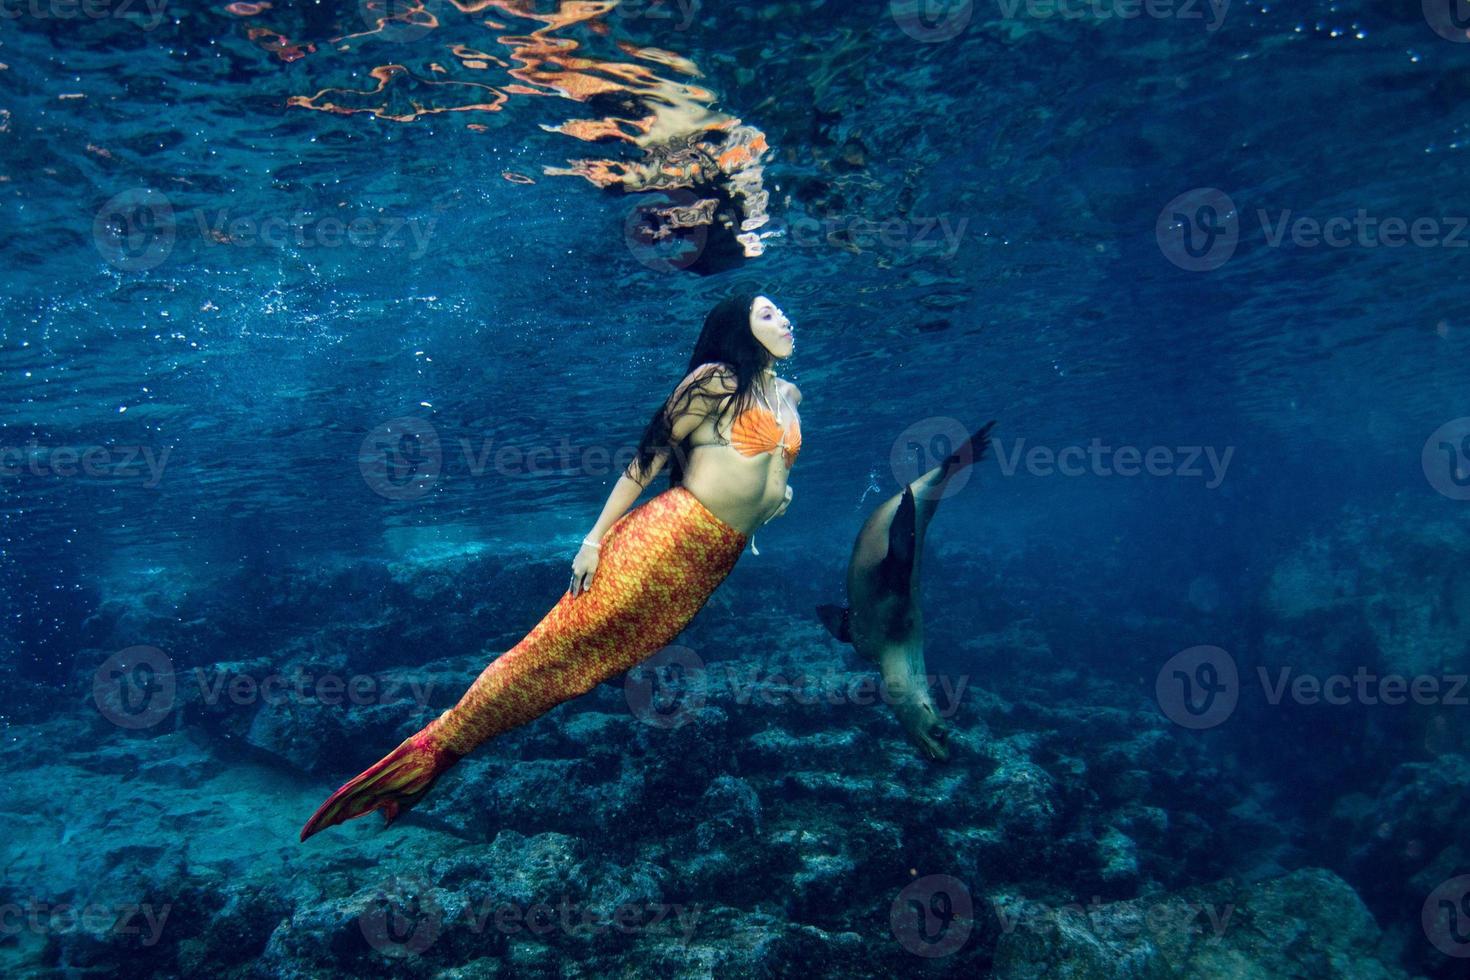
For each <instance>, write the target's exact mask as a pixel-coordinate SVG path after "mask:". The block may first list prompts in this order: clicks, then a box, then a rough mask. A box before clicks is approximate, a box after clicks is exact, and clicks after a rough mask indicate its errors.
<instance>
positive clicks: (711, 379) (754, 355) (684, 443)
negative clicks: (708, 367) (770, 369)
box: [630, 288, 775, 487]
mask: <svg viewBox="0 0 1470 980" xmlns="http://www.w3.org/2000/svg"><path fill="white" fill-rule="evenodd" d="M764 295H766V294H765V293H763V292H761V291H760V290H758V289H750V288H742V289H740V290H739V291H737V292H736V293H734V294H733V295H731V296H727V297H726V298H725V299H723V300H721V301H720V302H719V303H717V304H716V305H715V308H714V309H712V310H710V311H709V315H708V316H706V317H705V318H704V329H703V330H701V331H700V333H699V339H698V340H697V341H695V342H694V353H693V354H692V355H690V357H689V366H688V368H686V369H685V374H686V375H688V374H690V373H692V372H693V371H694V369H695V368H697V367H699V366H700V365H701V364H720V365H723V366H724V367H725V369H726V370H725V371H724V372H720V371H706V372H704V373H703V374H702V375H700V376H699V377H698V378H696V379H695V380H694V381H693V382H692V383H690V384H689V385H688V387H686V388H685V389H684V391H683V392H680V391H679V386H678V385H677V384H676V385H675V386H674V390H673V391H672V392H671V393H670V394H669V396H668V398H666V399H664V403H663V405H662V406H660V407H659V409H658V410H657V411H655V412H654V413H653V418H652V419H650V420H649V422H648V425H647V426H646V427H645V428H644V430H643V436H642V438H640V439H639V440H638V451H637V454H636V455H635V456H634V458H633V462H632V463H631V464H630V466H631V468H632V469H633V470H634V471H635V472H637V473H639V474H640V475H641V474H643V473H647V472H648V470H649V467H650V466H651V465H652V464H653V460H654V458H655V457H657V456H660V455H663V454H665V453H668V454H670V455H669V460H668V470H669V486H670V487H676V486H678V485H680V484H681V483H683V482H684V463H685V461H686V460H687V459H688V458H689V453H690V452H691V451H692V449H693V446H692V445H691V444H690V442H689V437H688V436H686V437H684V438H683V439H681V440H679V443H678V445H674V444H673V443H672V442H671V441H670V440H671V439H672V437H673V426H674V419H676V418H678V417H679V415H681V414H682V413H683V412H684V410H685V409H686V408H687V407H688V406H689V403H690V402H692V401H693V400H694V399H695V398H696V397H699V396H701V395H705V396H711V397H719V398H723V399H724V401H723V402H722V403H721V404H720V409H719V411H718V413H717V414H716V417H715V427H716V428H718V427H719V426H720V423H721V422H722V421H723V420H724V417H725V415H726V414H727V413H728V412H729V411H730V409H731V408H732V407H733V406H739V408H740V410H741V411H744V409H745V408H746V407H747V406H748V404H749V403H750V402H751V400H752V398H753V394H754V393H753V391H752V389H753V388H754V386H755V381H756V378H758V377H759V376H760V374H761V372H762V371H763V370H764V369H765V368H766V366H767V365H769V364H770V363H771V362H772V361H773V360H774V359H775V358H774V357H773V356H772V354H771V352H770V351H768V350H767V349H766V347H765V345H764V344H762V343H761V342H760V341H759V340H757V339H756V337H755V334H754V333H752V332H751V329H750V311H751V308H752V307H754V306H755V301H756V299H757V298H758V297H761V296H764ZM722 375H723V376H722ZM731 375H733V379H732V378H731V377H730V376H731ZM731 380H733V381H734V383H735V385H734V389H733V390H731V388H730V381H731ZM679 383H680V384H682V383H683V379H682V378H681V379H680V382H679ZM675 396H678V397H677V400H676V397H675Z"/></svg>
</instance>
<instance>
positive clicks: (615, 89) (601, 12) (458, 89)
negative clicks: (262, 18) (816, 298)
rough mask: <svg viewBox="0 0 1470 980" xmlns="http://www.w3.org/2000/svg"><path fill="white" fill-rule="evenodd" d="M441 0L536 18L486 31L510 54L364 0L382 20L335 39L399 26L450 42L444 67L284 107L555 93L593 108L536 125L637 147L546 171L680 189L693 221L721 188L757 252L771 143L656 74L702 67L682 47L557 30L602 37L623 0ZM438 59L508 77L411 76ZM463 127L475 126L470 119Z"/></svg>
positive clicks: (462, 107) (422, 38)
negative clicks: (603, 52)
mask: <svg viewBox="0 0 1470 980" xmlns="http://www.w3.org/2000/svg"><path fill="white" fill-rule="evenodd" d="M450 2H451V3H452V4H453V6H454V7H455V8H456V9H457V10H458V11H460V12H461V13H463V14H465V15H466V16H467V18H475V19H476V21H475V22H474V24H473V26H474V28H475V29H480V28H489V29H490V30H491V31H504V30H507V28H506V27H505V25H503V24H501V23H500V22H499V21H496V20H481V19H479V18H482V17H483V15H484V14H486V13H487V12H490V11H494V12H495V13H497V14H500V15H504V16H506V17H507V18H512V17H513V18H521V19H522V20H529V21H534V22H538V24H539V26H537V27H536V28H535V29H534V30H532V31H530V32H529V33H526V34H512V33H498V34H496V35H495V42H496V43H497V44H499V45H501V46H503V47H504V48H505V49H506V50H507V51H508V60H507V59H502V58H500V57H497V56H495V55H493V54H490V53H489V52H487V51H485V50H483V48H484V46H485V45H484V44H483V43H481V44H472V43H469V42H468V40H466V41H463V42H459V43H450V44H444V43H443V41H442V40H440V39H439V38H438V37H437V33H436V32H437V31H438V30H439V29H440V28H441V27H442V25H441V24H440V23H439V21H438V20H437V19H435V18H434V16H433V15H432V14H431V13H429V12H428V11H426V10H425V9H424V8H423V4H422V0H413V6H412V7H410V8H409V9H407V10H405V11H403V12H400V13H398V14H393V15H389V14H387V13H386V4H387V0H366V6H367V7H368V9H369V10H370V11H371V13H372V14H379V13H381V14H382V16H378V17H377V18H376V22H375V23H372V24H371V27H372V29H371V30H368V31H365V32H362V33H360V34H349V35H344V36H343V37H342V38H338V39H336V40H338V41H343V40H352V39H354V38H361V37H367V36H370V35H373V34H379V33H382V32H384V31H385V30H386V29H387V27H388V26H389V25H390V24H397V25H400V26H402V27H404V28H412V29H413V31H415V32H422V35H420V34H418V33H415V34H414V36H413V37H412V38H411V39H410V40H412V41H413V42H415V43H418V44H420V45H421V46H422V47H423V49H424V51H425V53H426V54H427V53H428V52H429V51H430V50H432V51H433V52H434V54H435V55H438V56H441V57H442V54H441V52H442V51H443V50H444V49H446V48H447V49H448V51H449V52H450V53H451V54H452V55H453V57H454V60H453V61H448V62H445V63H443V64H441V63H438V62H434V61H432V60H431V59H430V58H425V60H424V62H423V64H425V65H426V66H427V67H426V68H425V69H423V70H421V71H420V72H419V73H417V74H416V73H415V72H414V71H411V70H409V69H408V68H407V67H405V66H404V65H403V64H389V65H381V66H379V67H377V68H374V69H372V71H371V73H370V74H371V75H372V77H373V78H374V79H375V80H376V82H377V84H376V86H375V87H374V88H372V89H369V90H367V91H356V90H353V89H346V88H329V89H323V90H322V91H320V92H317V93H316V94H315V95H312V96H294V97H292V98H291V99H290V100H289V104H290V105H292V106H295V107H298V108H305V109H316V110H318V111H323V112H334V113H341V114H354V113H369V114H371V115H373V116H375V117H377V118H379V119H386V120H391V121H395V122H411V121H414V120H416V119H419V118H421V117H423V116H427V115H434V114H438V113H444V112H495V111H499V110H500V109H501V108H502V107H503V106H504V105H505V103H506V102H507V101H509V99H510V97H511V96H513V95H524V96H532V95H534V96H542V97H545V96H560V97H561V98H565V99H568V100H570V101H573V102H580V103H584V104H590V105H593V106H597V107H599V109H598V110H596V111H597V114H596V115H594V116H593V117H592V118H583V119H569V120H566V121H565V122H562V123H560V124H557V125H546V124H542V125H541V128H542V129H544V130H546V131H548V132H555V133H561V134H563V135H566V136H570V137H572V138H574V139H578V140H581V141H582V142H584V143H609V144H613V145H621V146H625V147H629V148H636V149H637V156H635V157H633V158H631V159H606V158H600V157H594V158H589V159H573V160H568V161H566V164H567V165H566V166H564V167H554V166H546V167H544V168H543V173H545V174H547V175H548V176H575V177H581V178H583V179H584V180H587V181H589V182H590V183H592V184H595V185H596V186H598V187H604V188H616V189H619V190H622V191H624V192H640V191H650V190H669V189H673V188H682V189H687V190H690V191H692V192H693V193H694V194H695V195H696V197H697V198H699V200H697V201H696V203H695V204H694V205H693V206H690V207H684V208H681V214H683V215H685V220H687V221H692V222H694V223H696V224H708V223H712V222H713V221H714V220H716V219H715V214H716V212H717V209H718V205H719V204H720V203H721V202H720V200H719V196H723V197H724V198H725V199H726V200H727V201H728V202H729V203H730V204H732V205H733V206H734V210H737V211H738V212H740V213H739V214H736V215H734V216H733V217H731V216H729V215H725V216H723V217H722V218H721V219H720V220H723V221H725V223H726V224H727V225H729V226H730V230H731V233H732V234H733V235H734V236H735V237H736V238H737V239H738V240H739V241H740V243H741V245H742V247H743V248H744V251H745V254H746V255H747V256H755V255H759V254H761V253H762V252H763V251H764V241H763V236H762V235H761V234H759V230H760V229H761V228H762V227H763V226H764V225H765V224H766V223H767V221H768V220H769V219H768V215H767V212H766V208H767V206H768V204H769V197H770V195H769V194H768V193H767V192H766V190H765V189H764V184H763V179H762V178H763V167H762V164H761V161H762V160H763V159H764V157H765V155H766V154H767V152H768V151H769V149H770V147H769V145H768V143H767V140H766V136H765V134H764V133H763V132H761V131H760V130H759V129H757V128H755V127H753V126H748V125H746V124H744V123H743V122H742V121H741V120H740V119H738V118H736V117H734V116H731V115H728V114H726V113H724V112H720V111H718V110H716V109H714V108H713V107H712V106H713V103H714V102H715V98H716V97H715V93H714V92H712V91H710V90H709V89H708V88H705V87H704V86H702V85H699V84H695V83H692V82H686V81H680V80H676V79H674V78H670V77H665V75H663V74H660V73H659V72H660V71H661V70H666V71H668V72H671V73H675V74H677V75H682V76H684V77H686V78H691V79H697V78H702V77H703V74H702V72H700V70H699V67H698V66H697V65H696V64H695V63H694V62H693V60H691V59H689V58H687V57H685V56H683V55H680V54H678V53H676V52H673V51H668V50H665V49H662V48H654V47H639V46H637V45H634V44H631V43H628V42H626V41H622V42H616V43H615V47H616V50H617V51H618V52H620V53H621V54H622V55H625V56H626V57H627V58H628V59H629V60H626V61H624V60H614V59H611V58H607V57H599V56H596V55H594V54H592V53H590V52H587V51H585V50H584V49H583V44H582V42H581V41H579V40H578V39H577V38H575V37H570V36H567V35H566V34H564V33H560V32H565V31H567V30H569V29H571V28H574V27H581V28H583V29H585V30H586V31H588V32H589V33H591V34H593V35H596V36H599V37H603V36H607V35H609V34H610V32H611V28H610V27H609V25H608V24H607V23H606V22H605V21H604V19H603V18H605V17H606V16H607V15H608V14H609V13H610V12H612V11H614V10H615V9H616V8H617V7H618V5H619V2H620V0H561V2H559V3H557V4H556V5H555V9H554V10H550V11H537V10H536V9H535V7H536V5H537V3H538V0H450ZM539 2H544V0H539ZM466 26H467V27H469V26H471V25H470V24H469V23H467V24H466ZM399 40H400V41H403V40H404V39H403V38H400V39H399ZM400 50H403V49H400ZM298 57H299V55H298ZM288 60H289V59H288ZM445 64H447V65H448V66H449V68H450V69H458V70H461V71H464V72H485V71H489V70H491V67H492V66H496V67H498V68H500V69H503V70H504V71H505V73H506V74H507V75H508V76H509V77H510V79H511V81H509V82H508V83H504V84H500V85H495V86H492V85H488V84H484V83H481V82H471V81H460V80H454V79H453V78H450V79H446V80H442V81H440V80H430V79H427V78H423V77H420V76H421V75H424V74H429V73H438V74H445V75H451V76H452V75H453V74H455V72H454V71H450V70H446V68H445V67H444V65H445ZM472 125H474V127H475V128H477V129H479V130H482V131H483V130H484V127H482V126H479V124H472Z"/></svg>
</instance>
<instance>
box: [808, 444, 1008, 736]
mask: <svg viewBox="0 0 1470 980" xmlns="http://www.w3.org/2000/svg"><path fill="white" fill-rule="evenodd" d="M994 426H995V423H994V422H989V423H987V424H986V425H985V426H984V427H982V428H981V429H980V430H979V431H977V432H975V433H974V434H973V435H971V436H970V438H969V439H968V440H966V442H965V443H964V444H963V445H961V446H960V447H959V449H957V450H955V451H954V452H953V453H951V454H950V455H949V457H948V458H946V459H945V460H944V462H942V463H940V464H939V465H938V466H936V467H934V468H933V469H932V470H930V471H929V472H927V473H925V474H924V475H922V476H920V477H919V478H918V479H917V480H915V481H913V482H912V483H910V484H909V485H908V486H906V487H904V488H903V490H902V491H901V492H899V493H897V494H894V495H893V496H892V497H890V498H889V499H888V500H886V501H884V502H883V503H882V504H880V505H879V506H878V507H877V508H876V509H875V510H874V511H873V513H872V514H870V515H869V516H868V519H867V521H866V522H864V524H863V526H862V529H861V530H860V531H858V535H857V541H856V542H854V544H853V547H852V558H851V560H850V561H849V562H848V566H847V606H846V607H843V606H836V605H823V606H818V607H817V615H818V616H819V617H821V620H822V623H823V624H824V625H825V626H826V627H827V629H828V631H829V632H830V633H831V634H832V635H833V636H835V637H836V638H837V639H839V640H841V641H842V642H844V643H851V644H852V645H853V648H854V649H855V650H857V652H858V653H859V654H860V655H862V656H863V657H864V658H866V659H868V660H871V661H872V662H874V663H875V664H877V666H878V671H879V673H880V674H881V676H882V681H883V685H884V688H885V689H886V691H887V694H886V696H885V700H887V701H889V703H890V704H892V705H893V713H894V714H895V715H897V716H898V721H899V724H900V725H902V726H903V730H904V731H905V732H906V733H907V734H908V737H909V740H910V741H912V742H913V743H914V744H915V745H917V746H918V747H919V750H920V752H922V753H923V755H924V756H925V757H926V758H928V759H930V760H932V761H935V762H944V761H946V760H948V759H949V746H948V744H947V743H948V739H949V729H948V726H946V725H945V723H944V721H943V720H942V719H941V718H940V717H939V712H938V711H936V710H935V708H934V701H933V699H932V698H931V697H930V695H929V683H928V680H927V678H926V676H925V673H924V615H923V610H922V609H921V608H920V605H919V569H920V565H921V564H922V562H921V559H922V557H923V554H924V534H925V532H926V531H928V529H929V521H930V520H931V519H933V517H934V512H935V510H937V509H938V507H939V501H940V499H941V498H942V497H943V491H944V486H945V484H946V483H948V482H949V479H950V478H951V477H953V476H954V475H955V474H956V473H958V472H960V471H961V470H963V469H964V468H965V467H967V466H970V465H972V464H974V463H976V462H978V461H979V460H981V459H983V458H984V456H985V451H986V449H987V448H989V445H990V430H991V429H992V428H993V427H994Z"/></svg>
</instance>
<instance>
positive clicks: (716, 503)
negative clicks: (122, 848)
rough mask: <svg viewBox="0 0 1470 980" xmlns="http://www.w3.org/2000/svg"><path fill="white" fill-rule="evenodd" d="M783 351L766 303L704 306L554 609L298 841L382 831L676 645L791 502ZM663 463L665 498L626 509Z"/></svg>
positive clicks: (797, 436) (786, 328)
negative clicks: (474, 755) (349, 827)
mask: <svg viewBox="0 0 1470 980" xmlns="http://www.w3.org/2000/svg"><path fill="white" fill-rule="evenodd" d="M793 347H794V337H793V333H792V328H791V321H790V320H789V319H788V318H787V317H786V314H784V313H783V312H781V310H780V308H779V307H777V305H776V304H775V303H774V302H772V301H771V300H770V298H769V297H767V296H764V295H761V294H759V293H755V292H751V291H748V290H747V291H741V292H738V293H736V294H735V295H733V296H730V297H729V298H727V299H725V300H723V301H721V302H720V303H719V304H717V305H716V306H715V307H714V309H713V310H711V311H710V313H709V315H708V316H707V317H706V318H705V321H704V329H703V330H702V331H701V332H700V335H699V339H698V341H696V342H695V345H694V353H693V355H692V356H691V357H690V359H689V366H688V370H687V373H686V374H685V376H684V378H683V379H682V380H681V381H680V382H679V383H678V384H677V385H676V386H675V388H674V390H673V392H672V393H671V394H670V395H669V397H668V398H667V399H665V401H664V403H663V405H662V406H660V407H659V409H658V410H656V411H655V412H654V414H653V417H652V419H651V420H650V421H649V422H648V424H647V426H646V427H645V428H644V431H643V435H642V437H641V439H640V440H639V444H638V450H637V453H636V455H635V456H634V458H633V460H632V461H631V462H630V463H629V464H628V466H627V468H626V469H625V470H624V471H623V473H622V475H621V476H619V478H618V482H617V484H616V485H615V486H614V487H613V489H612V492H611V493H610V494H609V495H608V499H607V503H606V504H605V505H604V506H603V509H602V514H601V515H600V516H599V517H598V519H597V522H596V524H594V525H593V527H592V529H591V531H590V532H588V534H587V536H586V538H585V539H583V541H582V545H581V548H580V550H579V551H578V552H577V554H576V557H575V558H573V559H572V568H571V578H570V581H569V583H568V586H567V589H566V591H565V592H564V593H563V594H562V596H561V598H560V599H558V600H557V603H556V605H555V606H553V607H552V608H551V611H550V612H548V613H547V614H546V615H545V616H544V617H543V618H542V619H541V621H540V622H539V623H537V624H536V626H535V628H533V629H532V630H531V631H530V632H529V633H527V634H526V635H525V637H524V638H523V639H522V640H521V641H520V642H519V643H517V644H516V645H515V646H514V647H513V648H511V649H510V650H509V651H507V652H506V653H504V654H502V655H501V656H500V657H498V658H496V659H495V660H493V661H492V662H491V663H490V664H489V665H488V666H487V667H486V668H485V669H484V671H482V672H481V674H480V676H479V678H477V679H476V680H475V682H474V684H472V685H471V686H470V689H469V690H468V691H466V692H465V694H464V696H463V697H461V698H460V699H459V703H457V704H456V705H455V706H454V707H452V708H450V709H449V710H447V711H445V712H444V713H443V714H441V715H439V716H438V717H437V718H435V719H434V720H433V721H431V722H430V723H429V724H428V725H426V726H425V727H424V728H423V729H422V730H420V731H419V732H417V733H415V734H413V735H411V736H409V737H408V738H406V739H404V740H403V742H402V743H401V744H399V746H398V747H397V748H395V749H394V750H393V751H392V752H390V753H388V755H386V756H384V757H383V758H382V759H381V760H379V761H378V762H376V763H374V764H373V765H372V766H370V767H369V768H368V769H367V770H366V771H365V772H363V773H362V774H361V775H359V776H357V777H355V778H353V779H352V780H350V781H348V782H347V783H346V784H344V785H343V786H342V787H341V788H340V789H338V790H337V791H336V792H335V793H333V794H332V795H331V796H330V797H328V799H327V801H326V802H325V803H323V804H322V805H321V806H320V807H318V808H317V811H316V812H315V813H313V814H312V815H311V819H310V820H308V821H307V822H306V826H304V827H303V828H302V829H301V839H302V840H306V838H308V837H310V836H311V835H312V834H315V833H316V832H317V831H319V830H322V829H324V828H327V827H330V826H332V825H334V824H339V823H342V822H343V821H346V820H351V819H353V818H354V817H360V816H362V815H363V814H365V813H370V812H372V811H373V810H381V811H382V813H383V818H384V821H385V823H388V824H391V823H392V822H393V821H394V819H396V818H397V817H398V815H399V814H400V813H402V812H403V811H405V810H408V809H410V808H411V807H413V806H415V805H416V804H418V803H419V802H421V801H422V800H423V798H424V796H425V795H427V793H428V792H429V789H430V788H431V787H432V786H433V785H434V783H435V781H436V780H438V779H439V777H440V776H442V775H443V774H444V772H445V771H446V770H448V769H449V768H450V767H451V766H453V765H454V764H455V763H456V762H458V761H459V760H460V759H462V758H464V757H465V756H466V755H467V754H469V753H470V752H472V751H473V750H474V749H475V747H476V746H478V745H480V744H481V743H482V742H485V741H487V740H488V739H491V738H493V737H494V736H496V735H499V734H501V733H503V732H507V731H509V730H510V729H512V728H515V727H517V726H518V725H524V724H525V723H526V722H528V721H531V720H532V719H534V718H538V717H540V716H541V715H543V714H545V713H546V712H547V711H550V710H551V709H552V708H554V707H556V706H557V705H558V704H561V703H562V702H563V701H568V700H571V699H572V698H574V697H577V696H578V695H581V694H585V693H586V692H588V691H590V690H592V688H593V687H595V686H596V685H597V684H599V683H601V682H602V681H605V680H607V679H608V678H611V677H615V676H617V675H618V674H621V673H624V672H626V671H627V670H629V669H631V668H632V667H634V666H636V665H637V664H639V663H641V662H642V661H644V660H646V659H648V658H649V657H650V656H652V655H653V654H654V653H656V652H658V650H659V649H661V648H662V647H664V646H665V645H667V644H668V643H669V642H671V641H672V640H673V639H674V638H675V637H676V636H678V635H679V633H680V631H681V630H683V629H684V627H685V626H686V625H687V624H688V623H689V621H690V620H692V619H693V618H694V616H695V614H696V613H698V612H699V610H700V609H701V608H703V606H704V604H705V602H706V601H707V600H708V599H709V597H710V595H711V594H712V593H713V592H714V590H715V588H716V587H718V586H719V584H720V583H721V582H722V581H724V579H725V577H726V576H728V575H729V574H730V572H731V571H732V570H733V569H734V567H735V562H736V560H737V559H738V558H739V557H740V555H741V554H742V553H743V551H744V550H745V544H746V542H747V541H750V542H751V544H752V550H753V546H754V540H753V538H752V535H753V534H754V532H755V529H756V528H758V527H760V526H761V525H763V524H765V523H766V522H767V521H770V520H771V519H773V518H775V517H779V516H780V515H782V514H784V513H785V512H786V508H787V507H788V505H789V504H790V503H791V499H792V495H793V494H792V489H791V486H790V484H789V483H788V482H787V478H788V476H789V474H790V472H791V466H792V464H793V463H794V462H795V461H796V456H797V453H798V452H800V450H801V422H800V419H799V417H798V415H797V405H799V404H800V403H801V390H800V389H799V388H797V387H796V385H794V384H792V383H791V382H790V381H787V380H785V379H783V378H779V377H777V376H776V371H775V365H776V362H778V361H781V360H784V359H786V358H787V357H790V356H791V352H792V349H793ZM732 411H733V414H734V418H733V420H731V421H730V422H729V423H728V425H727V424H726V416H727V415H729V414H732ZM686 459H687V460H688V466H687V469H686V467H685V465H684V462H685V460H686ZM666 465H667V466H668V467H669V488H668V489H667V490H664V491H663V492H662V493H660V494H658V495H657V496H655V497H653V498H652V499H650V500H648V501H647V502H645V503H643V504H641V505H639V506H637V507H635V508H634V509H633V510H631V511H629V510H628V507H630V506H631V505H632V504H633V503H634V502H635V501H636V500H637V499H638V496H639V495H640V494H641V493H642V491H643V490H644V489H645V488H646V487H647V486H648V484H649V482H650V481H652V480H653V478H654V477H655V476H657V475H658V473H659V472H660V471H661V470H662V469H664V467H665V466H666ZM625 511H626V513H625ZM757 553H758V552H757Z"/></svg>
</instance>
